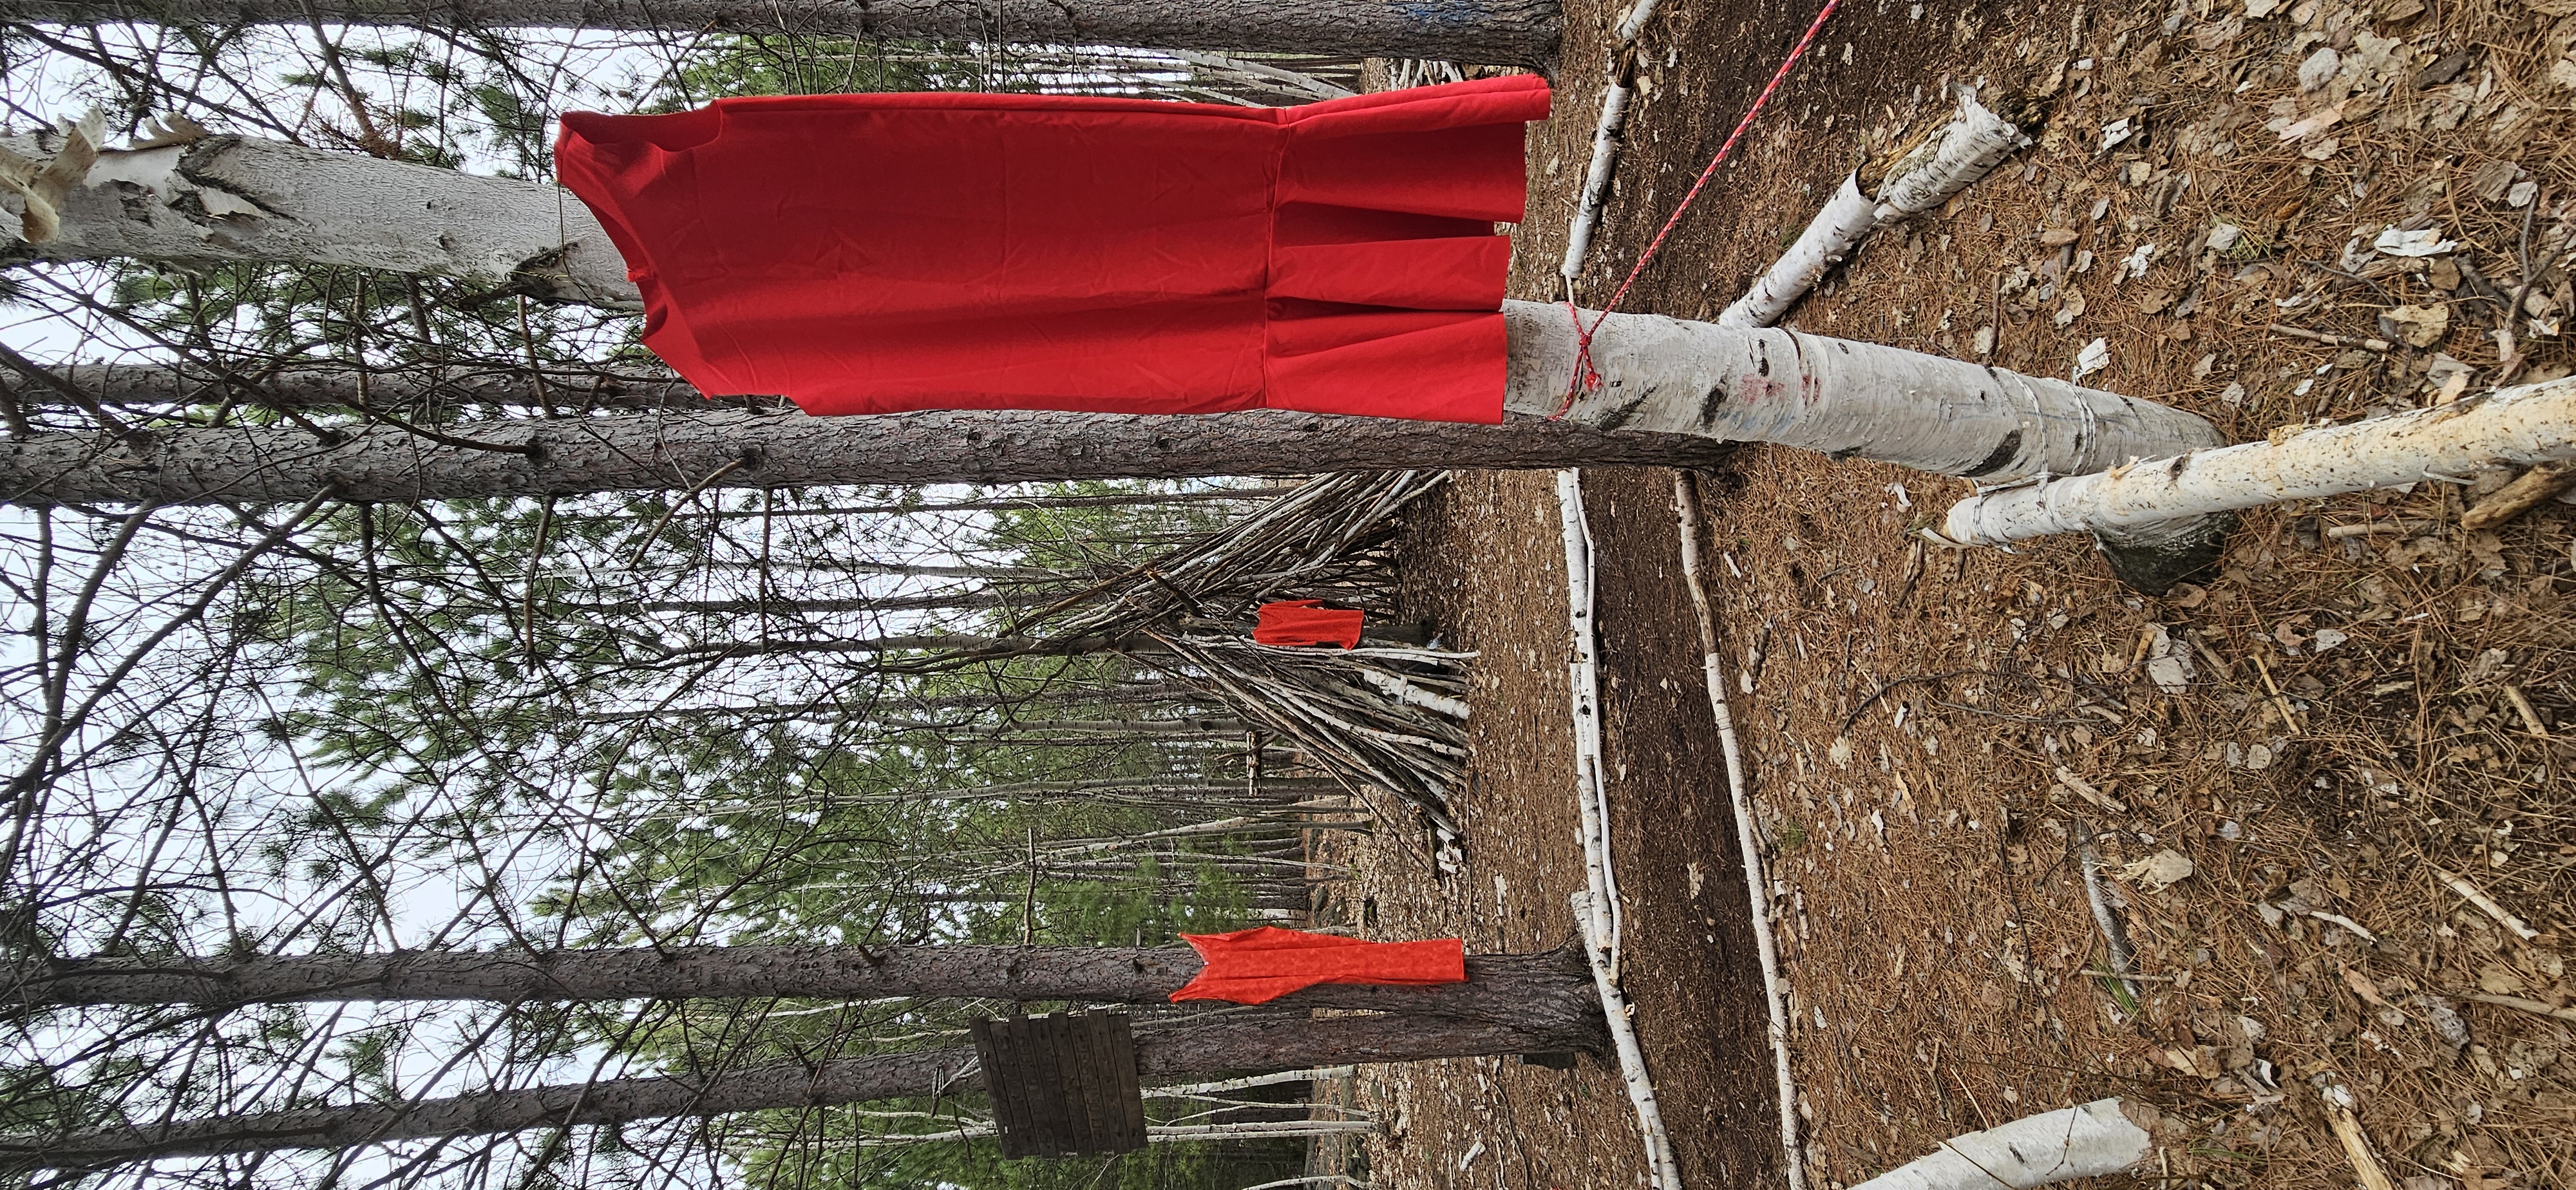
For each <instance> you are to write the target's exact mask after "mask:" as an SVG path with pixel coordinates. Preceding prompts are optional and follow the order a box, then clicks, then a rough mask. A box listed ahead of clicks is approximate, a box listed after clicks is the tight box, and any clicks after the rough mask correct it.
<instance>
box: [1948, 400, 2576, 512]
mask: <svg viewBox="0 0 2576 1190" xmlns="http://www.w3.org/2000/svg"><path fill="white" fill-rule="evenodd" d="M2571 458H2576V377H2568V378H2561V379H2557V380H2550V381H2544V382H2542V383H2539V384H2525V385H2518V386H2516V387H2513V388H2505V389H2497V390H2495V391H2494V392H2491V393H2485V394H2481V395H2479V396H2474V397H2469V398H2466V399H2463V400H2459V401H2455V402H2452V403H2451V404H2448V405H2436V406H2433V407H2432V408H2429V409H2416V410H2410V411H2408V412H2405V413H2396V414H2390V415H2389V416H2386V417H2374V418H2369V419H2366V420H2363V421H2357V422H2347V423H2345V424H2342V425H2329V426H2316V427H2309V428H2305V429H2300V430H2296V431H2284V432H2281V433H2280V434H2278V435H2277V436H2275V437H2273V438H2270V439H2268V440H2266V441H2262V442H2248V443H2245V444H2243V445H2241V446H2230V447H2227V448H2225V449H2223V450H2204V451H2197V452H2194V453H2191V454H2182V455H2179V456H2178V457H2174V458H2160V459H2158V460H2157V461H2155V462H2152V463H2146V464H2142V465H2140V466H2136V467H2124V468H2121V469H2119V470H2116V471H2106V472H2102V473H2100V474H2086V475H2072V476H2069V477H2067V478H2065V479H2053V480H2049V481H2047V482H2045V483H2038V484H2031V485H2028V486H2024V487H2016V488H2007V489H2004V490H2001V491H1994V492H1987V493H1983V494H1980V495H1976V496H1971V497H1969V498H1967V499H1965V500H1961V501H1959V502H1958V503H1957V504H1953V505H1951V506H1950V511H1949V513H1948V514H1947V515H1946V516H1945V517H1944V518H1943V520H1942V524H1941V531H1942V532H1943V533H1944V534H1945V535H1947V536H1948V537H1949V539H1950V540H1952V541H1954V542H1959V543H1961V544H1965V545H2003V544H2006V543H2008V542H2015V541H2024V540H2028V539H2030V538H2033V537H2045V536H2048V535H2050V534H2052V533H2080V532H2086V531H2092V532H2097V533H2098V532H2106V531H2116V532H2125V533H2130V534H2138V535H2153V534H2154V533H2155V531H2156V530H2157V529H2158V528H2159V527H2160V526H2169V525H2173V524H2176V523H2182V524H2189V523H2191V519H2192V518H2196V517H2204V516H2207V515H2209V514H2211V513H2220V512H2231V511H2235V510H2238V509H2245V508H2257V507H2261V506H2263V505H2266V504H2279V503H2282V502H2284V501H2289V500H2321V499H2324V498H2326V497H2329V496H2340V495H2343V494H2345V493H2347V492H2359V491H2367V490H2369V489H2371V488H2381V487H2395V486H2397V485H2399V484H2409V483H2416V482H2419V481H2422V480H2426V479H2445V478H2446V479H2449V480H2451V481H2453V482H2466V480H2467V478H2468V477H2470V476H2473V475H2475V474H2476V473H2477V472H2480V471H2488V470H2493V469H2495V468H2499V467H2530V466H2535V465H2538V464H2543V463H2552V462H2557V461H2559V460H2563V459H2571Z"/></svg>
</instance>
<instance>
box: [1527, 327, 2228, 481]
mask: <svg viewBox="0 0 2576 1190" xmlns="http://www.w3.org/2000/svg"><path fill="white" fill-rule="evenodd" d="M1503 315H1504V317H1505V318H1507V319H1508V320H1509V321H1510V325H1511V378H1510V381H1509V387H1508V388H1507V389H1506V390H1505V393H1504V397H1503V402H1504V406H1505V407H1506V408H1508V409H1510V410H1512V411H1514V412H1518V413H1540V414H1545V413H1553V412H1555V411H1556V410H1557V409H1558V408H1559V407H1560V406H1561V405H1562V404H1563V403H1564V401H1565V397H1566V394H1567V392H1568V391H1569V390H1570V389H1572V387H1573V384H1574V377H1575V371H1576V356H1577V349H1578V346H1579V337H1578V335H1577V332H1576V331H1575V326H1574V323H1575V318H1576V317H1578V314H1576V313H1575V312H1570V311H1568V310H1567V309H1566V307H1565V306H1563V305H1561V304H1560V305H1541V304H1538V303H1535V302H1505V303H1503ZM1579 317H1580V318H1581V319H1582V321H1583V325H1584V326H1586V327H1591V326H1593V325H1594V324H1595V322H1596V320H1599V330H1598V332H1597V333H1596V334H1595V336H1594V337H1593V340H1592V350H1591V364H1592V370H1593V371H1595V372H1596V373H1598V375H1599V378H1600V383H1599V385H1598V386H1597V387H1592V388H1587V389H1584V390H1582V391H1581V392H1580V393H1578V399H1577V400H1576V401H1575V402H1574V406H1573V408H1572V409H1571V410H1569V411H1568V412H1567V414H1566V417H1567V420H1570V421H1579V422H1582V423H1584V424H1587V425H1591V426H1596V427H1599V428H1601V429H1605V430H1652V431H1655V432H1658V433H1666V434H1696V435H1701V436H1705V437H1709V438H1715V439H1720V440H1724V441H1729V442H1776V443H1779V444H1780V445H1783V446H1795V447H1800V448H1803V449H1806V450H1814V451H1822V452H1824V453H1826V454H1829V455H1832V456H1834V457H1835V458H1855V457H1857V458H1864V459H1875V460H1878V461H1880V462H1887V463H1896V464H1899V465H1901V466H1906V467H1912V468H1915V469H1916V470H1920V471H1931V472H1936V473H1938V474H1942V475H1964V476H1968V477H1970V478H1972V479H1986V480H2006V479H2021V478H2026V477H2029V476H2033V475H2039V474H2041V473H2048V474H2055V475H2077V474H2083V473H2086V472H2091V471H2099V470H2102V469H2103V468H2106V467H2116V466H2118V465H2120V464H2122V463H2126V462H2129V461H2130V460H2132V459H2142V458H2156V457H2159V456H2163V455H2169V454H2180V453H2182V452H2184V451H2187V450H2192V449H2196V448H2198V447H2203V446H2214V445H2217V444H2218V443H2219V442H2220V441H2222V439H2221V438H2220V437H2219V434H2218V430H2217V428H2216V427H2214V426H2212V425H2210V424H2209V422H2208V421H2206V420H2204V419H2202V418H2201V417H2199V416H2198V415H2195V414H2191V413H2185V412H2183V411H2182V410H2179V409H2173V408H2168V407H2166V406H2163V405H2158V404H2155V403H2153V402H2149V401H2139V400H2135V399H2132V398H2129V397H2123V396H2120V395H2118V394H2116V393H2107V392H2103V391H2101V390H2099V389H2090V388H2083V387H2080V386H2078V385H2074V384H2070V383H2068V382H2066V381H2063V380H2049V379H2045V378H2042V377H2037V376H2022V375H2017V374H2015V373H2012V372H2006V371H2003V370H2001V369H1998V368H1989V367H1985V366H1983V365H1979V364H1971V363H1965V362H1962V361H1959V360H1954V359H1944V358H1942V357H1940V356H1937V355H1925V354H1922V353H1920V352H1914V351H1906V350H1903V349H1901V348H1896V347H1883V346H1879V345H1878V344H1874V343H1855V342H1852V341H1850V340H1847V339H1827V338H1824V337H1821V336H1818V335H1808V334H1801V333H1799V332H1796V331H1784V330H1772V329H1765V328H1739V327H1723V326H1719V325H1717V324H1715V323H1710V322H1686V321H1683V320H1681V319H1678V318H1665V317H1663V316H1661V315H1655V314H1613V315H1610V316H1609V318H1607V319H1606V320H1603V319H1601V316H1600V315H1599V314H1598V313H1596V312H1594V311H1589V310H1586V311H1581V312H1580V313H1579ZM1584 465H1586V466H1590V465H1591V464H1588V463H1587V464H1584Z"/></svg>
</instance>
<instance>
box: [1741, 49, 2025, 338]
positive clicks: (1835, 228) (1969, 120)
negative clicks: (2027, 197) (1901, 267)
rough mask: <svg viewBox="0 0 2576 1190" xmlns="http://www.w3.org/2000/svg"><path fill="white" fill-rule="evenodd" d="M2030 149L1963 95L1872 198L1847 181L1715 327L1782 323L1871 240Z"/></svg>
mask: <svg viewBox="0 0 2576 1190" xmlns="http://www.w3.org/2000/svg"><path fill="white" fill-rule="evenodd" d="M2029 143H2030V137H2028V136H2026V135H2024V134H2023V133H2022V131H2021V129H2019V128H2018V127H2015V126H2014V125H2013V123H2012V122H2011V121H2009V120H2006V119H2004V118H2003V117H2002V116H1999V115H1996V114H1995V113H1994V112H1992V111H1990V110H1988V109H1987V108H1986V106H1985V105H1984V104H1982V103H1979V102H1977V97H1976V96H1975V95H1974V94H1973V93H1970V92H1966V91H1962V92H1961V93H1960V96H1959V114H1958V115H1956V116H1953V117H1952V118H1951V120H1950V123H1949V124H1948V125H1947V126H1945V127H1944V128H1943V129H1942V130H1941V132H1940V134H1939V135H1938V136H1935V137H1932V138H1929V139H1927V140H1926V141H1925V142H1924V143H1922V144H1921V145H1918V146H1916V147H1915V148H1914V149H1913V150H1912V151H1911V152H1908V153H1905V154H1903V155H1901V156H1899V157H1898V158H1897V160H1896V162H1895V164H1893V165H1891V166H1890V167H1888V169H1887V171H1886V174H1885V180H1884V181H1882V182H1880V183H1879V184H1878V185H1877V186H1876V187H1875V188H1874V190H1875V194H1874V195H1873V194H1871V193H1865V192H1864V180H1863V178H1862V176H1861V174H1860V173H1859V172H1858V171H1854V172H1853V173H1852V174H1851V176H1849V177H1846V178H1844V179H1843V184H1842V186H1841V187H1840V188H1839V189H1837V190H1836V191H1835V192H1834V197H1833V198H1832V199H1830V200H1828V201H1827V202H1826V203H1825V209H1824V210H1823V211H1821V212H1819V213H1818V214H1817V215H1816V217H1815V219H1814V221H1812V222H1810V223H1808V224H1807V229H1806V230H1805V231H1804V232H1802V233H1800V234H1799V236H1798V239H1797V242H1795V243H1793V244H1791V245H1790V246H1789V250H1788V251H1787V252H1785V253H1783V254H1781V257H1780V259H1779V260H1778V261H1776V262H1774V263H1773V264H1772V265H1771V267H1770V268H1769V269H1767V270H1765V271H1764V272H1763V274H1762V276H1761V277H1759V278H1757V279H1755V281H1754V282H1753V287H1752V288H1751V289H1749V290H1747V291H1746V292H1745V295H1744V296H1743V297H1741V298H1737V299H1736V300H1735V304H1733V305H1731V306H1728V307H1727V308H1726V310H1725V311H1724V312H1723V313H1721V314H1719V315H1718V316H1717V323H1718V325H1719V326H1732V327H1754V326H1770V325H1772V324H1773V323H1776V322H1778V321H1780V316H1781V315H1783V314H1786V313H1788V312H1789V307H1791V306H1793V305H1796V304H1797V302H1798V299H1800V298H1802V297H1805V296H1806V295H1807V292H1808V291H1809V290H1811V289H1814V288H1815V287H1816V284H1817V282H1819V281H1822V280H1824V277H1825V274H1826V273H1829V272H1832V271H1833V269H1834V267H1835V266H1836V265H1839V264H1841V263H1842V262H1843V261H1845V260H1848V259H1850V257H1851V254H1852V252H1853V251H1854V250H1855V249H1857V248H1858V247H1859V246H1860V242H1861V241H1862V240H1864V239H1867V238H1869V236H1870V234H1871V233H1872V232H1875V231H1877V230H1878V229H1879V228H1882V227H1886V226H1889V225H1891V224H1895V223H1901V222H1903V221H1905V220H1907V219H1911V218H1913V217H1914V216H1916V215H1919V214H1922V213H1923V212H1925V211H1928V210H1931V209H1933V208H1934V207H1937V206H1940V205H1941V204H1942V203H1945V202H1948V201H1949V200H1950V197H1951V196H1952V195H1955V194H1957V193H1959V192H1960V191H1962V190H1965V189H1967V188H1968V187H1970V186H1972V185H1975V184H1976V182H1977V179H1979V178H1982V177H1984V176H1986V174H1988V173H1989V172H1992V171H1993V169H1994V168H1995V166H1997V165H2000V164H2002V163H2003V160H2004V158H2006V157H2010V156H2012V155H2013V153H2014V152H2015V151H2016V150H2019V149H2020V148H2021V147H2022V146H2024V145H2027V144H2029Z"/></svg>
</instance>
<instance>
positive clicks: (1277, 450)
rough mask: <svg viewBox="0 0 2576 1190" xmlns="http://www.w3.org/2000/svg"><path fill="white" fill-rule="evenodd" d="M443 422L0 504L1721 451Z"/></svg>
mask: <svg viewBox="0 0 2576 1190" xmlns="http://www.w3.org/2000/svg"><path fill="white" fill-rule="evenodd" d="M441 429H442V431H443V432H445V433H447V434H449V435H452V436H455V437H460V438H470V439H473V440H476V441H479V442H485V443H489V444H490V446H491V449H478V448H475V447H469V446H459V445H454V444H449V443H439V442H433V441H430V440H428V439H425V438H422V437H419V436H417V435H415V434H411V433H409V432H406V431H404V430H401V429H397V428H394V427H390V426H375V427H368V428H363V429H358V430H355V431H353V432H351V433H350V434H349V435H348V436H347V437H345V438H343V439H341V440H340V441H337V442H328V443H326V442H323V441H320V440H318V439H316V438H315V437H314V436H313V435H312V434H310V433H308V432H306V431H303V430H300V429H294V428H284V427H251V426H240V427H232V426H228V427H221V428H212V429H178V430H164V431H156V432H150V433H142V434H130V435H127V436H125V437H124V438H121V439H109V438H105V437H102V436H100V435H95V434H44V435H37V436H35V437H31V438H21V439H14V440H11V441H8V442H6V443H0V501H5V502H10V503H18V504H62V503H88V502H99V503H133V502H136V501H142V500H153V501H158V502H161V503H167V504H204V503H212V502H216V501H247V502H263V501H292V500H300V499H303V498H305V497H307V496H310V495H312V494H313V493H314V492H317V491H320V490H321V489H322V488H323V486H324V485H326V484H335V483H336V484H338V485H340V494H341V496H342V497H343V498H346V499H349V500H360V501H369V500H373V501H409V500H443V499H466V498H473V497H480V496H513V495H517V496H543V495H573V494H576V493H582V492H605V491H637V490H654V489H669V488H682V489H685V488H689V487H691V486H694V485H697V484H699V483H701V482H704V483H705V484H706V486H708V487H710V488H793V487H806V486H813V485H820V484H910V483H976V484H992V483H1018V482H1025V481H1032V480H1064V479H1107V478H1116V477H1138V478H1185V477H1192V476H1211V475H1308V474H1315V473H1318V472H1327V471H1371V470H1395V469H1400V468H1409V467H1431V468H1436V467H1484V468H1496V469H1505V470H1511V469H1531V468H1553V467H1569V466H1578V465H1579V466H1585V467H1618V466H1643V467H1706V466H1712V465H1715V464H1716V463H1718V462H1719V461H1721V460H1723V459H1724V458H1725V457H1726V453H1727V450H1728V448H1727V447H1726V446H1725V445H1724V444H1722V443H1717V442H1712V441H1709V440H1707V439H1704V438H1690V437H1682V436H1678V435H1673V434H1646V433H1630V432H1618V433H1604V432H1602V431H1600V430H1596V429H1593V428H1591V427H1589V426H1582V425H1571V424H1566V423H1562V422H1558V423H1546V424H1510V425H1500V426H1477V425H1464V424H1457V423H1445V422H1418V421H1395V420H1390V419H1384V418H1368V417H1331V416H1324V415H1320V414H1310V413H1289V412H1279V411H1267V410H1264V411H1253V412H1246V413H1225V414H1213V415H1190V416H1171V417H1140V416H1129V415H1124V414H1111V413H1063V412H1020V411H1002V412H995V411H987V410H954V411H940V412H930V413H903V414H887V415H883V416H872V417H805V416H802V415H765V414H754V413H741V412H723V413H703V414H695V415H689V416H669V417H644V416H631V417H630V416H616V417H581V418H563V419H557V420H534V419H531V420H524V421H508V422H491V423H486V424H482V425H472V424H468V425H448V426H443V427H441ZM734 464H741V465H739V466H734ZM719 471H722V472H723V474H721V475H718V474H717V473H718V472H719ZM710 476H713V477H714V478H712V479H710V478H709V477H710Z"/></svg>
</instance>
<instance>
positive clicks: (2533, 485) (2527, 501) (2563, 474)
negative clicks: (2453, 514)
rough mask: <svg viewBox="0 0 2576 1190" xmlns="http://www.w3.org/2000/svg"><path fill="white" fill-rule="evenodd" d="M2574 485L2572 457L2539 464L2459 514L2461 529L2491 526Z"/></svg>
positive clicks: (2575, 465) (2575, 463)
mask: <svg viewBox="0 0 2576 1190" xmlns="http://www.w3.org/2000/svg"><path fill="white" fill-rule="evenodd" d="M2570 486H2576V459H2561V460H2559V461H2558V462H2555V463H2542V464H2540V465H2539V466H2537V467H2534V468H2532V469H2531V470H2529V471H2525V472H2523V473H2522V474H2521V475H2519V476H2516V477H2515V478H2514V481H2513V482H2512V483H2509V484H2506V485H2504V486H2503V487H2500V488H2497V489H2496V490H2495V491H2494V493H2492V494H2490V495H2489V496H2488V497H2487V498H2486V499H2484V500H2480V501H2478V503H2477V506H2476V507H2474V508H2471V509H2469V511H2468V512H2466V513H2463V514H2462V515H2461V517H2460V527H2461V528H2463V529H2492V528H2495V527H2496V526H2498V525H2501V524H2504V523H2505V522H2507V521H2510V520H2512V519H2513V518H2515V517H2518V516H2521V515H2522V514H2524V513H2526V512H2529V511H2531V510H2532V509H2534V508H2538V507H2539V506H2541V505H2542V504H2545V503H2547V502H2548V501H2550V500H2552V499H2554V498H2556V497H2557V495H2558V494H2559V493H2561V492H2564V491H2566V490H2568V488H2569V487H2570Z"/></svg>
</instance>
